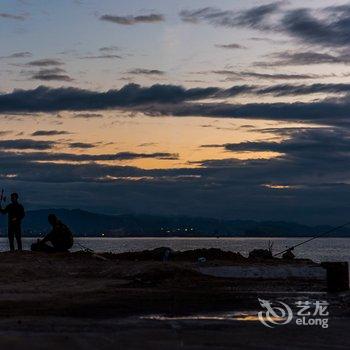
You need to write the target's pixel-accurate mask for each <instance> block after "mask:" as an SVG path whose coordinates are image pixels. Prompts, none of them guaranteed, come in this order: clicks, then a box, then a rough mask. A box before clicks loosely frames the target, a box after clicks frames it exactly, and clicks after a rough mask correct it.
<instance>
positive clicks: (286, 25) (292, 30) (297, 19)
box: [280, 5, 350, 48]
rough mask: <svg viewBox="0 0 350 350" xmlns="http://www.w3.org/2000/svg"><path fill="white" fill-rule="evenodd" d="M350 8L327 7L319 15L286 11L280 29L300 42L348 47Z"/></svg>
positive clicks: (310, 11) (299, 11)
mask: <svg viewBox="0 0 350 350" xmlns="http://www.w3.org/2000/svg"><path fill="white" fill-rule="evenodd" d="M349 23H350V6H349V5H345V6H344V5H343V6H332V7H327V8H326V9H324V10H323V11H322V13H321V14H319V13H318V14H316V13H314V12H313V11H312V10H310V9H305V8H303V9H296V10H291V11H288V12H287V13H286V14H285V15H284V17H283V18H282V20H281V23H280V26H281V28H282V29H283V30H284V31H285V32H287V33H288V34H289V35H291V36H293V37H296V38H297V39H299V40H300V41H302V42H304V43H305V42H306V43H310V44H317V45H323V46H325V47H327V48H328V47H330V46H333V47H343V46H348V45H349V41H350V27H349Z"/></svg>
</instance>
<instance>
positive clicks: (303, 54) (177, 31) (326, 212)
mask: <svg viewBox="0 0 350 350" xmlns="http://www.w3.org/2000/svg"><path fill="white" fill-rule="evenodd" d="M0 33H1V47H0V68H1V69H0V187H3V188H4V189H5V191H6V193H10V192H12V191H16V192H19V193H20V197H21V201H22V202H23V204H24V205H25V207H26V209H27V210H34V209H40V208H58V207H59V208H80V209H85V210H90V211H94V212H99V213H107V214H128V213H142V214H154V215H186V216H201V217H214V218H222V219H243V220H264V221H268V220H283V221H292V222H300V223H306V224H313V225H316V224H337V223H342V222H344V221H347V220H348V213H349V211H350V201H349V198H350V187H349V186H350V129H349V127H350V125H349V121H348V118H349V116H348V114H349V112H350V66H349V64H350V47H349V43H350V2H347V1H340V0H339V1H330V0H317V1H316V0H309V1H307V2H305V1H299V0H293V1H292V0H290V1H283V0H282V1H275V2H271V1H253V0H247V1H235V0H217V1H207V0H192V1H182V0H158V1H156V0H151V1H145V0H129V1H113V0H99V1H97V0H52V1H49V2H48V1H44V0H12V1H8V0H0Z"/></svg>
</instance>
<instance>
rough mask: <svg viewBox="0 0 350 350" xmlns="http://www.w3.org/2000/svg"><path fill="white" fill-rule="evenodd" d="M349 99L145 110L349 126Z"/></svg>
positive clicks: (175, 106) (193, 105) (156, 113)
mask: <svg viewBox="0 0 350 350" xmlns="http://www.w3.org/2000/svg"><path fill="white" fill-rule="evenodd" d="M349 108H350V101H349V100H348V98H339V99H332V100H330V99H325V100H321V101H313V102H294V103H247V104H229V103H205V104H195V103H180V104H177V105H157V106H152V107H149V108H144V109H143V111H144V113H146V114H147V115H156V116H160V115H173V116H179V117H182V116H204V117H215V118H248V119H268V120H280V121H299V122H300V121H306V122H314V123H322V124H329V125H345V124H346V125H347V124H349V121H348V114H349V113H348V111H349Z"/></svg>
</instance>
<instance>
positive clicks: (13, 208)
mask: <svg viewBox="0 0 350 350" xmlns="http://www.w3.org/2000/svg"><path fill="white" fill-rule="evenodd" d="M0 212H1V213H2V214H7V215H8V226H7V229H8V238H9V243H10V250H11V252H13V251H14V250H15V244H14V243H15V242H14V241H15V237H16V241H17V248H18V250H19V251H21V250H22V239H21V238H22V237H21V235H22V230H21V222H22V219H23V218H24V215H25V213H24V208H23V206H22V204H19V203H18V194H17V193H12V194H11V203H10V204H8V205H7V206H6V207H5V208H4V209H3V208H2V207H1V205H0Z"/></svg>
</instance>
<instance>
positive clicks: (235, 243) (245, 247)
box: [0, 237, 350, 261]
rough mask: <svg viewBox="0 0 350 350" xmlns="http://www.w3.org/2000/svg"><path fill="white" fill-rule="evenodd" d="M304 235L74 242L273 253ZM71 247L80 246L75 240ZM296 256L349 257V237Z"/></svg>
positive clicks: (2, 243) (114, 247)
mask: <svg viewBox="0 0 350 350" xmlns="http://www.w3.org/2000/svg"><path fill="white" fill-rule="evenodd" d="M303 240H304V238H158V237H157V238H77V239H76V243H77V242H79V243H80V244H82V245H84V246H86V247H88V248H90V249H93V250H95V251H96V252H106V251H107V252H109V251H112V252H116V253H117V252H126V251H139V250H145V249H153V248H157V247H170V248H172V249H174V250H187V249H197V248H221V249H223V250H231V251H234V252H240V253H241V254H243V255H247V254H248V252H249V251H251V250H252V249H254V248H263V249H266V248H267V247H268V242H269V241H271V242H273V251H274V253H277V252H279V251H281V250H283V249H285V247H286V246H291V245H294V244H297V243H299V242H302V241H303ZM33 241H34V239H33V238H24V239H23V243H24V249H29V247H30V244H31V243H32V242H33ZM7 249H8V243H7V239H5V238H0V251H5V250H7ZM73 250H81V247H80V246H79V245H78V244H75V245H74V247H73ZM295 253H296V255H297V257H300V258H310V259H312V260H314V261H350V239H349V238H322V239H317V240H315V241H312V242H310V243H307V244H305V245H303V246H301V247H299V248H297V249H296V251H295Z"/></svg>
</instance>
